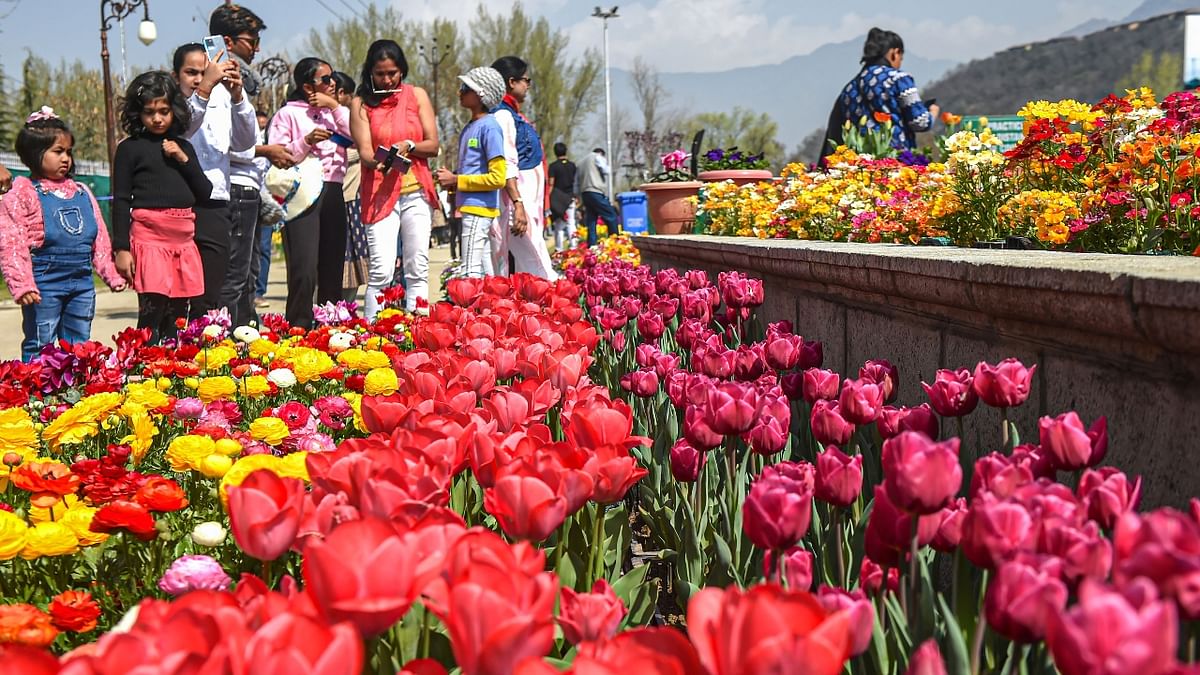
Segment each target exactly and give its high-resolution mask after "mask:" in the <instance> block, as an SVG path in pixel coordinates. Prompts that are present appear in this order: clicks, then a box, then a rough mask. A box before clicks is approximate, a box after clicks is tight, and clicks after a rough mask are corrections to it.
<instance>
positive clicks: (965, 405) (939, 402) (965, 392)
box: [921, 368, 979, 417]
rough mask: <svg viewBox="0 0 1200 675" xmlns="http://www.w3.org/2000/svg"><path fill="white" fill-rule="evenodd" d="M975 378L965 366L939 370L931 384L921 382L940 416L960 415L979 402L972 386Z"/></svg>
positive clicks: (973, 408)
mask: <svg viewBox="0 0 1200 675" xmlns="http://www.w3.org/2000/svg"><path fill="white" fill-rule="evenodd" d="M974 380H975V378H974V377H972V376H971V371H969V370H967V369H966V368H959V369H958V370H939V371H937V374H936V375H935V376H934V379H933V384H926V383H924V382H922V383H921V388H923V389H924V390H925V395H926V396H928V397H929V403H930V405H932V406H933V409H934V411H935V412H937V414H939V415H941V416H942V417H962V416H964V415H967V414H970V412H971V411H972V410H975V406H977V405H978V404H979V394H977V393H975V389H974V387H973V386H972V383H973V382H974Z"/></svg>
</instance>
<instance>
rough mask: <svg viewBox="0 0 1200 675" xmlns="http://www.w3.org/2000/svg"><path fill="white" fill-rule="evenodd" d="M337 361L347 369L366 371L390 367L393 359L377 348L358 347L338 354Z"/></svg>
mask: <svg viewBox="0 0 1200 675" xmlns="http://www.w3.org/2000/svg"><path fill="white" fill-rule="evenodd" d="M337 362H338V364H340V365H341V366H342V367H343V368H345V369H347V370H356V371H358V372H362V373H365V372H367V371H369V370H374V369H375V368H390V367H391V365H392V360H391V359H390V358H388V355H387V354H384V353H383V352H381V351H377V350H365V349H358V348H351V349H347V350H346V351H344V352H342V353H341V354H338V356H337Z"/></svg>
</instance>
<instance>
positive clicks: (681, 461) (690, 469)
mask: <svg viewBox="0 0 1200 675" xmlns="http://www.w3.org/2000/svg"><path fill="white" fill-rule="evenodd" d="M707 461H708V453H707V452H701V451H699V450H697V449H696V448H694V447H692V444H691V443H688V442H687V439H684V438H681V439H679V440H678V441H676V442H675V445H673V446H671V475H672V476H674V477H675V480H677V481H680V482H683V483H694V482H696V479H698V478H699V477H700V471H701V470H702V469H703V468H704V463H705V462H707Z"/></svg>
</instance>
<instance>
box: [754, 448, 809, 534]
mask: <svg viewBox="0 0 1200 675" xmlns="http://www.w3.org/2000/svg"><path fill="white" fill-rule="evenodd" d="M812 496H813V467H812V465H811V464H807V463H796V462H780V463H778V464H774V465H772V466H768V467H767V468H765V469H763V472H762V474H761V475H760V476H759V477H758V480H756V481H754V483H753V484H752V485H751V486H750V493H749V494H748V495H746V501H745V502H743V504H742V527H743V528H744V529H745V531H746V536H747V537H748V538H749V539H750V541H751V542H752V543H753V544H754V545H755V546H757V547H759V548H763V549H768V550H784V549H788V548H791V547H792V546H794V545H795V544H796V542H798V541H800V540H801V539H802V538H803V537H804V535H805V533H806V532H808V526H809V523H810V521H811V520H812Z"/></svg>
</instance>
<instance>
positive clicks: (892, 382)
mask: <svg viewBox="0 0 1200 675" xmlns="http://www.w3.org/2000/svg"><path fill="white" fill-rule="evenodd" d="M858 377H859V379H860V380H862V381H864V382H874V383H875V384H877V385H879V388H880V390H881V391H883V402H884V403H891V402H892V401H894V400H896V394H897V393H898V392H897V387H898V386H899V384H900V373H899V371H898V370H896V366H894V365H892V363H891V362H890V361H888V360H887V359H872V360H870V361H867V362H866V363H864V364H863V366H862V367H861V368H859V369H858Z"/></svg>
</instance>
